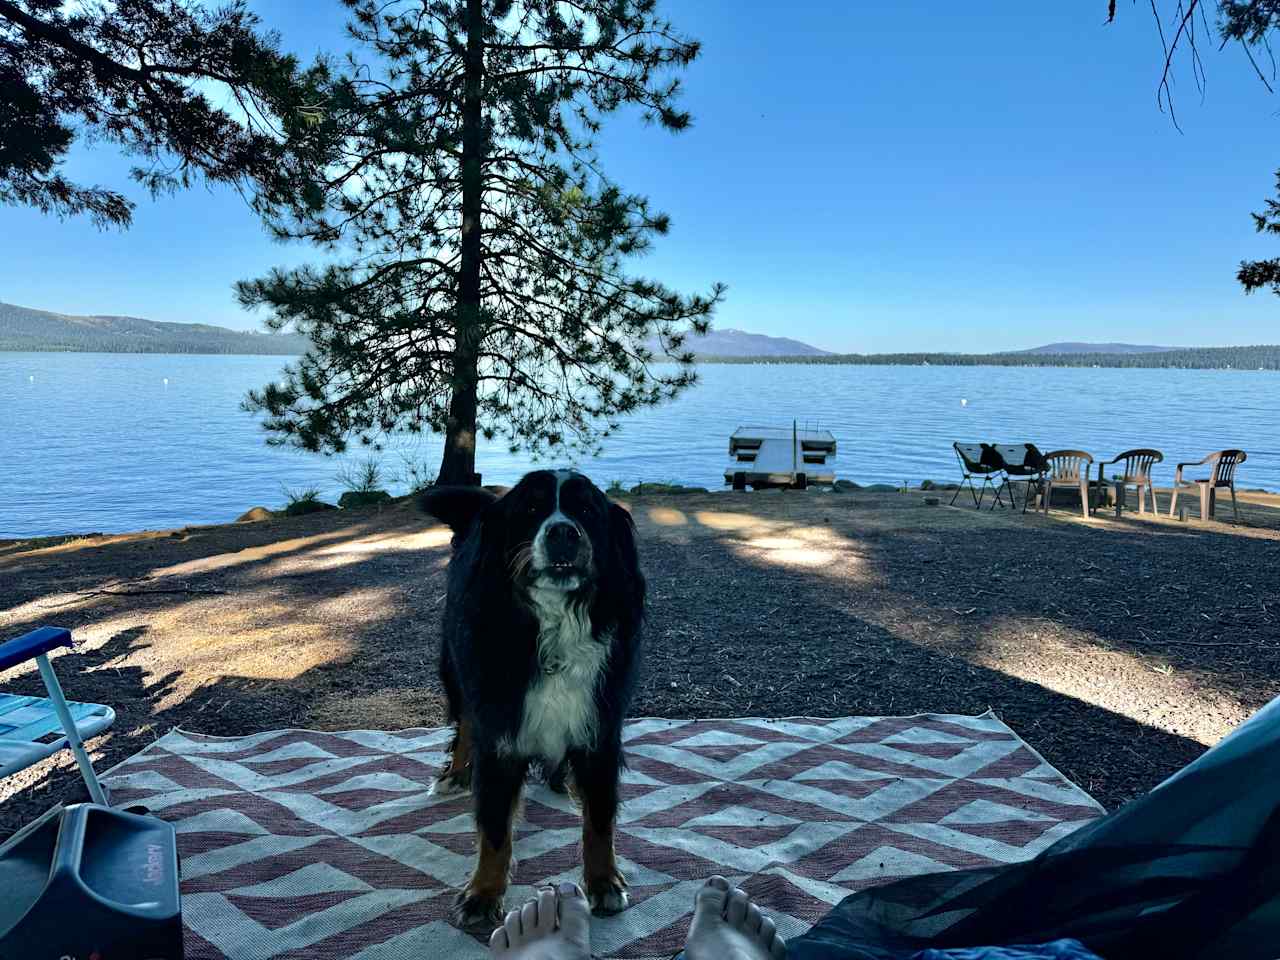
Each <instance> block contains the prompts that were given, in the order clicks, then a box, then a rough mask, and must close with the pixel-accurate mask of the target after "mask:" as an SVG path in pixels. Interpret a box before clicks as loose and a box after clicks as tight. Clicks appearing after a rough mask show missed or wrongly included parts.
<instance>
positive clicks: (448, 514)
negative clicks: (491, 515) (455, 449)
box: [418, 487, 498, 547]
mask: <svg viewBox="0 0 1280 960" xmlns="http://www.w3.org/2000/svg"><path fill="white" fill-rule="evenodd" d="M497 499H498V497H497V494H494V493H490V492H489V491H488V490H485V489H484V488H483V487H432V488H430V489H429V490H427V491H426V492H425V493H423V494H422V496H421V497H419V498H418V506H419V507H420V508H421V509H422V511H423V512H424V513H427V514H429V515H431V516H433V517H435V518H436V519H437V520H439V521H440V522H441V523H444V524H445V525H446V526H448V527H449V529H450V530H452V531H453V545H454V546H455V547H456V546H457V545H458V544H460V543H462V541H463V540H465V539H466V537H467V534H468V533H469V532H470V530H471V525H472V524H473V523H475V520H476V517H478V516H479V515H480V514H481V513H483V512H484V510H485V508H486V507H488V506H489V505H490V504H492V503H493V502H494V501H495V500H497Z"/></svg>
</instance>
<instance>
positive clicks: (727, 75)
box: [0, 0, 1280, 351]
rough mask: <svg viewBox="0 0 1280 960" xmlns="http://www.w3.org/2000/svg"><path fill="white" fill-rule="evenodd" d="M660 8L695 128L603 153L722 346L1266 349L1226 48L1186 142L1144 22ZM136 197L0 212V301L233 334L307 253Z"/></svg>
mask: <svg viewBox="0 0 1280 960" xmlns="http://www.w3.org/2000/svg"><path fill="white" fill-rule="evenodd" d="M250 5H251V6H252V7H253V9H255V10H257V11H258V12H259V13H260V14H261V15H262V17H263V18H264V20H266V21H267V23H268V24H269V25H271V26H273V27H275V28H277V29H279V30H280V31H281V33H282V34H283V41H284V45H285V46H286V47H288V48H290V49H294V50H296V51H298V52H300V53H303V54H310V53H311V52H313V51H315V50H317V49H319V48H322V47H326V46H331V45H334V44H336V43H337V42H338V41H337V39H336V38H337V36H338V35H337V30H338V28H339V25H340V23H341V12H340V10H339V9H338V4H337V3H336V2H334V3H332V5H328V4H327V3H326V2H325V0H311V2H308V3H306V4H305V5H304V4H302V3H286V2H281V0H250ZM664 7H665V10H666V12H667V13H668V15H669V16H670V17H671V19H673V20H674V21H675V23H676V25H677V26H678V27H679V28H681V29H682V30H684V31H685V32H687V33H689V34H691V35H693V36H695V37H698V38H699V39H701V40H702V41H703V44H704V54H703V56H702V57H701V58H700V59H699V60H698V61H697V62H696V63H695V64H694V66H693V67H692V68H691V69H690V71H689V72H688V74H687V77H686V83H687V94H686V100H685V102H686V105H687V106H688V107H689V108H690V109H691V110H692V111H693V113H694V117H695V122H694V127H693V129H692V130H690V131H688V132H687V133H685V134H682V135H680V136H676V137H673V136H671V135H669V134H666V133H663V132H661V131H659V130H657V129H653V128H646V127H644V126H642V125H641V124H640V123H638V122H637V120H636V119H635V118H634V117H633V116H629V115H624V116H618V117H616V118H615V119H614V121H613V123H612V125H611V126H610V127H609V128H608V129H607V130H606V135H605V137H604V139H603V141H602V147H601V150H602V156H603V159H604V166H605V169H606V170H608V171H609V172H610V174H611V175H612V176H613V177H614V178H615V179H616V180H618V181H619V182H620V183H621V184H622V185H624V186H625V187H627V188H628V189H631V190H635V191H638V192H642V193H647V194H648V195H649V196H650V197H651V198H652V199H653V201H654V203H655V205H656V206H657V207H658V208H659V209H663V210H666V211H667V212H669V213H670V214H671V216H672V220H673V229H672V232H671V234H670V235H669V236H668V237H667V238H665V239H662V240H661V241H660V242H659V245H658V248H657V249H656V250H655V251H654V252H653V253H652V254H651V255H650V256H649V257H647V258H646V259H645V260H643V261H640V262H638V263H637V264H636V269H637V271H639V272H643V273H646V274H649V275H652V276H655V277H657V278H659V279H662V280H663V281H665V282H667V283H670V284H672V285H674V286H676V287H678V288H681V289H684V290H686V291H692V290H695V289H700V288H706V287H707V286H709V285H710V284H711V283H712V282H714V281H723V282H725V283H727V284H728V285H729V295H728V299H727V300H726V302H725V304H724V306H723V308H722V309H721V310H720V312H719V314H718V316H717V319H716V324H717V325H718V326H722V327H739V328H742V329H746V330H750V331H754V332H759V333H769V334H776V335H786V336H792V337H797V338H799V339H802V340H806V341H808V342H811V343H813V344H816V345H818V346H821V347H825V348H827V349H832V350H848V351H886V350H923V349H930V350H932V349H940V350H965V351H982V350H990V349H1005V348H1018V347H1024V346H1032V345H1035V344H1038V343H1044V342H1048V341H1052V340H1066V339H1070V340H1106V341H1111V340H1124V341H1129V342H1141V343H1168V344H1179V345H1200V344H1246V343H1262V342H1269V343H1274V342H1277V341H1278V340H1280V324H1277V317H1278V316H1280V303H1278V302H1277V301H1276V300H1275V299H1274V298H1272V297H1271V296H1270V295H1261V294H1255V295H1254V296H1252V297H1245V296H1244V294H1243V293H1242V292H1241V291H1240V289H1239V287H1238V285H1237V284H1236V282H1235V279H1234V273H1235V268H1236V265H1237V263H1238V261H1240V260H1241V259H1243V258H1252V257H1259V256H1273V255H1277V254H1278V253H1280V241H1277V240H1275V239H1270V240H1269V239H1268V238H1265V237H1259V236H1258V235H1256V234H1255V233H1254V231H1253V227H1252V222H1251V220H1250V218H1249V212H1250V211H1251V210H1256V209H1258V208H1260V207H1261V205H1262V201H1263V199H1264V198H1265V197H1266V196H1268V195H1269V194H1270V192H1271V190H1272V187H1273V183H1274V176H1275V170H1276V168H1277V167H1280V142H1278V141H1277V136H1276V132H1277V117H1276V111H1277V108H1278V107H1280V101H1278V100H1277V98H1276V97H1274V96H1272V95H1270V94H1268V92H1267V91H1266V89H1265V88H1264V87H1263V85H1262V84H1261V83H1259V82H1258V80H1257V78H1256V77H1255V76H1254V75H1253V73H1252V71H1251V68H1250V67H1249V65H1248V62H1247V61H1246V60H1245V58H1244V56H1243V54H1242V53H1241V52H1239V50H1238V48H1236V49H1228V50H1226V51H1223V52H1221V53H1219V52H1217V51H1216V49H1214V48H1213V45H1207V46H1208V47H1209V48H1208V49H1206V50H1205V53H1204V55H1205V60H1206V66H1207V70H1208V85H1207V89H1206V91H1205V95H1204V97H1203V99H1202V98H1201V96H1200V95H1199V93H1198V92H1197V91H1196V89H1195V87H1194V85H1193V83H1192V78H1191V75H1190V72H1189V70H1186V69H1184V70H1183V71H1181V72H1180V73H1179V75H1178V81H1179V82H1178V86H1177V88H1176V90H1175V93H1176V96H1177V102H1176V105H1177V107H1178V109H1179V116H1180V120H1181V122H1182V127H1183V131H1184V132H1183V133H1179V132H1178V131H1177V130H1176V129H1175V128H1174V127H1173V125H1172V124H1171V123H1170V122H1169V119H1168V117H1167V115H1165V114H1161V113H1160V112H1159V111H1158V110H1157V108H1156V102H1155V91H1156V83H1157V81H1158V78H1159V72H1160V64H1161V60H1162V54H1161V51H1160V47H1159V41H1158V39H1157V37H1156V35H1155V31H1154V27H1153V24H1152V22H1151V18H1150V12H1149V11H1148V10H1146V9H1144V6H1141V5H1130V4H1125V3H1122V4H1121V5H1120V19H1119V21H1118V22H1117V23H1115V24H1113V25H1110V26H1105V25H1104V23H1103V21H1104V18H1105V7H1106V3H1105V0H1076V2H1073V3H1069V4H1068V3H1054V4H1014V3H1009V2H1004V3H994V4H950V3H939V2H937V0H898V2H896V3H892V4H870V3H848V2H818V0H813V2H805V3H797V4H792V5H781V4H777V3H767V4H766V3H762V2H756V0H752V2H744V0H698V2H697V3H688V2H686V3H675V2H672V0H667V2H666V3H665V4H664ZM780 9H784V10H785V13H782V14H779V13H778V11H779V10H780ZM331 38H333V39H331ZM127 167H128V162H127V160H124V159H122V158H121V157H119V156H117V155H115V154H114V153H113V152H112V151H111V150H110V149H107V148H104V147H101V146H99V147H93V148H81V149H79V150H78V151H77V153H76V155H75V156H74V158H73V162H72V163H71V165H70V173H71V174H72V175H73V176H75V177H77V178H79V179H82V180H87V181H93V182H98V183H103V184H110V185H113V186H124V187H125V188H126V189H127V190H129V191H132V192H134V193H138V192H139V191H137V190H136V188H135V187H134V186H133V185H132V184H129V183H127V181H126V179H125V171H126V170H127ZM138 199H139V205H138V208H137V211H136V213H135V222H134V225H133V227H132V229H130V230H129V231H127V232H125V233H120V232H107V233H99V232H98V231H96V230H94V229H93V227H92V226H90V225H89V224H88V223H87V222H85V221H69V222H59V221H58V220H56V219H53V218H48V217H43V216H41V215H39V214H37V213H35V212H33V211H30V210H22V209H17V208H12V207H0V300H4V301H8V302H12V303H19V304H22V305H24V306H31V307H38V308H42V309H49V310H56V311H62V312H67V313H117V314H131V315H135V316H143V317H148V318H151V319H154V320H171V321H192V322H206V323H217V324H222V325H225V326H233V327H242V328H248V327H253V326H256V325H257V324H258V320H259V318H257V317H255V316H254V315H252V314H247V313H244V312H243V311H241V310H240V308H239V307H238V306H237V305H236V304H235V302H234V299H233V296H232V292H231V285H232V283H233V282H234V281H235V280H237V279H240V278H246V277H252V276H257V275H260V274H262V273H264V272H265V271H266V270H267V269H268V268H270V267H271V266H274V265H278V264H289V263H300V262H304V261H305V260H306V259H308V258H309V257H310V253H309V251H308V250H307V249H306V248H288V247H282V246H280V245H278V244H275V243H273V242H271V241H270V240H268V239H267V238H266V236H265V235H264V233H263V231H262V230H261V228H260V226H259V225H258V223H257V222H256V220H255V219H254V218H253V217H252V216H251V215H250V214H249V213H248V211H247V210H246V209H245V207H244V205H243V203H242V202H241V201H240V200H239V199H238V198H237V197H236V196H235V195H234V194H232V193H230V192H228V191H222V190H219V191H209V190H207V189H205V188H203V187H201V188H197V189H195V190H192V191H189V192H187V193H184V194H180V195H177V196H174V197H168V198H164V199H161V200H160V201H157V202H152V201H149V200H148V199H146V198H145V197H143V196H139V197H138Z"/></svg>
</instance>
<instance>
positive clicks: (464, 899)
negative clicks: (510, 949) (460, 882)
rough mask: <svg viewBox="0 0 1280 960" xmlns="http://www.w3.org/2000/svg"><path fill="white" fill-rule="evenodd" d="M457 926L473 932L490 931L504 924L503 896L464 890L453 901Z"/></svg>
mask: <svg viewBox="0 0 1280 960" xmlns="http://www.w3.org/2000/svg"><path fill="white" fill-rule="evenodd" d="M451 915H452V917H453V922H454V925H455V926H458V927H461V928H462V929H463V930H467V931H469V932H471V933H488V932H489V931H490V930H493V929H494V928H495V927H499V926H501V925H502V918H503V916H504V911H503V909H502V897H500V896H495V895H494V894H491V893H480V892H472V891H470V890H463V891H462V892H461V893H459V894H458V898H457V899H456V900H455V901H454V902H453V911H452V914H451Z"/></svg>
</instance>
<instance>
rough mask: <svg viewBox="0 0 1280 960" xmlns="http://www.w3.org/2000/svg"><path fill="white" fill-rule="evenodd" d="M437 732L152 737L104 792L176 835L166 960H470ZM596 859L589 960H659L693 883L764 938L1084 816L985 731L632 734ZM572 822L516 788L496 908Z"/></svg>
mask: <svg viewBox="0 0 1280 960" xmlns="http://www.w3.org/2000/svg"><path fill="white" fill-rule="evenodd" d="M449 738H450V734H449V731H448V730H441V729H432V730H405V731H401V732H398V733H384V732H379V731H371V730H357V731H352V732H348V733H316V732H312V731H303V730H276V731H267V732H264V733H259V734H254V735H253V736H250V737H237V738H218V737H205V736H201V735H198V734H194V733H188V732H185V731H180V730H175V731H173V732H171V733H169V734H168V735H167V736H165V737H163V738H161V739H160V740H158V741H156V742H155V743H154V744H152V745H151V746H150V747H148V748H147V749H146V750H145V751H143V752H142V753H140V754H138V755H137V756H135V757H132V758H131V759H129V760H126V761H125V762H124V763H122V764H121V765H120V766H118V767H116V768H115V769H114V770H113V771H112V772H111V773H110V774H108V775H107V776H106V777H104V778H103V780H104V781H105V782H106V783H107V784H108V786H109V787H110V788H111V791H112V799H113V801H114V802H116V803H118V804H121V805H129V804H143V805H145V806H147V807H149V808H150V809H151V810H152V811H153V812H155V813H156V814H157V815H158V816H160V817H163V818H164V819H166V820H169V821H170V822H172V823H173V824H174V825H175V826H176V827H177V830H178V846H179V850H180V852H181V854H182V858H183V861H182V889H183V906H184V921H185V923H186V927H187V943H186V949H187V957H188V958H189V960H294V958H304V957H306V958H315V957H324V958H326V960H423V958H427V957H431V958H436V957H439V958H448V960H482V958H484V957H486V956H488V952H487V950H486V949H485V947H484V946H483V944H482V941H481V940H479V939H477V938H474V937H469V936H466V935H464V934H462V933H461V932H459V931H458V930H456V929H454V928H453V927H452V926H450V925H449V923H448V913H449V908H450V906H451V904H452V902H453V897H454V894H455V892H456V890H457V888H458V887H459V886H460V885H461V884H462V883H464V882H465V880H466V878H467V876H468V875H469V874H470V871H471V868H472V865H473V860H474V849H475V841H474V828H473V824H472V821H471V815H470V798H469V797H467V796H445V797H432V796H429V795H428V793H427V787H428V784H429V783H430V779H431V774H432V771H433V770H435V769H437V768H439V767H440V766H442V765H443V763H444V760H445V755H444V751H445V748H446V747H447V745H448V742H449ZM624 739H625V742H626V751H627V757H628V762H629V764H630V769H629V770H628V771H626V773H624V782H623V796H624V798H625V800H624V806H623V810H622V813H621V815H620V817H619V825H618V837H617V846H618V855H619V860H620V862H621V865H622V868H623V870H624V872H625V873H626V874H627V876H628V879H629V882H630V884H631V903H632V905H631V907H630V908H629V909H628V910H627V911H626V912H625V913H623V914H621V915H620V916H617V917H611V918H607V919H600V918H597V919H593V921H592V931H591V932H592V942H593V946H594V951H595V954H596V956H599V957H602V958H612V960H660V958H667V957H670V956H671V955H672V954H674V953H675V952H676V951H677V950H679V949H680V948H681V947H682V946H683V944H684V937H685V934H686V932H687V931H688V927H689V918H690V910H691V908H692V903H693V894H694V891H695V890H696V889H697V888H698V886H699V885H700V884H701V882H702V881H703V880H705V879H706V878H707V877H708V876H709V875H711V874H713V873H720V874H724V875H725V876H727V877H729V878H730V880H732V881H733V882H735V883H737V884H740V885H741V886H743V887H744V888H746V889H747V890H748V891H749V892H750V893H751V894H752V896H754V897H755V898H756V899H757V901H758V902H759V903H760V904H761V906H762V907H763V908H764V909H765V911H766V912H767V913H768V914H769V915H770V916H772V917H773V918H774V920H775V922H776V923H777V924H778V928H779V930H780V931H781V932H782V934H783V935H784V936H787V937H794V936H797V935H799V934H800V933H802V932H804V931H805V930H807V929H808V928H809V927H810V926H811V925H812V924H813V923H814V922H815V921H816V920H817V919H818V918H820V917H821V916H822V915H823V914H824V913H826V912H827V910H829V909H830V907H831V906H832V905H833V904H835V903H837V902H839V901H840V900H841V899H843V898H844V897H845V896H847V895H849V894H850V893H853V892H855V891H857V890H860V889H863V888H865V887H867V886H871V885H874V884H877V883H883V882H886V881H888V880H891V879H894V878H897V877H903V876H910V875H913V874H919V873H925V872H934V871H941V870H955V869H963V868H965V867H971V866H984V865H988V864H992V863H1008V862H1013V861H1017V860H1022V859H1026V858H1028V857H1032V856H1034V855H1035V854H1037V853H1039V852H1040V851H1041V850H1043V849H1045V848H1046V847H1048V846H1049V845H1050V844H1052V843H1053V842H1054V841H1056V840H1057V839H1058V838H1060V837H1062V836H1065V835H1066V834H1068V833H1070V832H1071V831H1072V830H1074V829H1076V828H1078V827H1079V826H1080V825H1081V824H1083V823H1085V822H1087V821H1089V820H1091V819H1093V818H1095V817H1097V816H1099V814H1100V813H1101V808H1100V807H1099V806H1098V805H1097V804H1096V803H1095V802H1094V801H1093V800H1092V799H1091V798H1090V797H1089V796H1088V795H1087V794H1086V793H1085V792H1084V791H1083V790H1081V789H1080V788H1079V787H1077V786H1075V785H1074V784H1072V783H1070V782H1069V781H1068V780H1067V779H1066V778H1065V777H1063V776H1062V775H1061V774H1060V773H1058V771H1056V770H1054V769H1053V768H1052V767H1051V766H1049V765H1048V764H1047V763H1045V761H1044V760H1043V759H1042V758H1041V757H1040V756H1039V755H1038V754H1037V753H1036V752H1035V751H1034V750H1032V749H1031V748H1030V747H1029V746H1027V745H1026V744H1025V743H1024V742H1023V741H1022V740H1020V739H1019V738H1018V736H1017V735H1016V734H1015V733H1014V732H1013V731H1012V730H1010V729H1009V728H1008V727H1007V726H1005V725H1004V724H1003V723H1001V722H1000V721H999V720H998V719H996V718H995V717H994V716H993V715H991V714H986V715H984V716H981V717H960V716H936V715H923V716H917V717H841V718H837V719H833V720H813V719H803V718H793V719H786V720H761V719H724V720H657V719H646V720H636V721H632V722H631V723H629V724H628V725H627V728H626V731H625V734H624ZM580 831H581V817H580V815H579V813H578V810H577V809H576V807H575V806H574V803H573V801H572V800H571V799H570V798H568V797H564V796H560V795H558V794H555V793H553V792H551V791H550V790H548V789H547V788H546V787H545V786H543V785H531V786H530V787H529V788H528V789H527V790H526V794H525V805H524V810H523V813H522V815H521V818H520V820H519V822H518V824H517V828H516V834H515V854H516V858H517V865H516V870H515V877H514V880H513V885H512V888H511V891H510V893H509V895H508V905H509V906H510V905H515V904H518V903H520V902H521V901H523V900H524V899H525V898H527V897H529V896H530V895H532V894H533V892H534V891H535V890H536V888H537V887H538V886H540V885H542V884H545V883H549V882H550V883H554V882H558V881H560V880H566V879H567V880H576V879H579V877H580V871H581V860H580V855H579V851H578V840H579V836H580Z"/></svg>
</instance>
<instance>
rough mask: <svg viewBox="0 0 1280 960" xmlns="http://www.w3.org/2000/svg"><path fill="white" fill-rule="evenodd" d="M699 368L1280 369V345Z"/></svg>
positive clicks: (854, 358) (870, 356)
mask: <svg viewBox="0 0 1280 960" xmlns="http://www.w3.org/2000/svg"><path fill="white" fill-rule="evenodd" d="M698 362H699V363H757V364H758V363H772V364H802V363H803V364H822V365H826V366H868V367H925V366H928V367H1131V368H1143V369H1156V370H1280V345H1274V344H1270V345H1260V346H1252V347H1193V348H1187V349H1182V350H1160V351H1154V352H1150V353H829V354H824V355H822V356H817V357H798V356H796V357H702V356H700V357H698Z"/></svg>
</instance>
